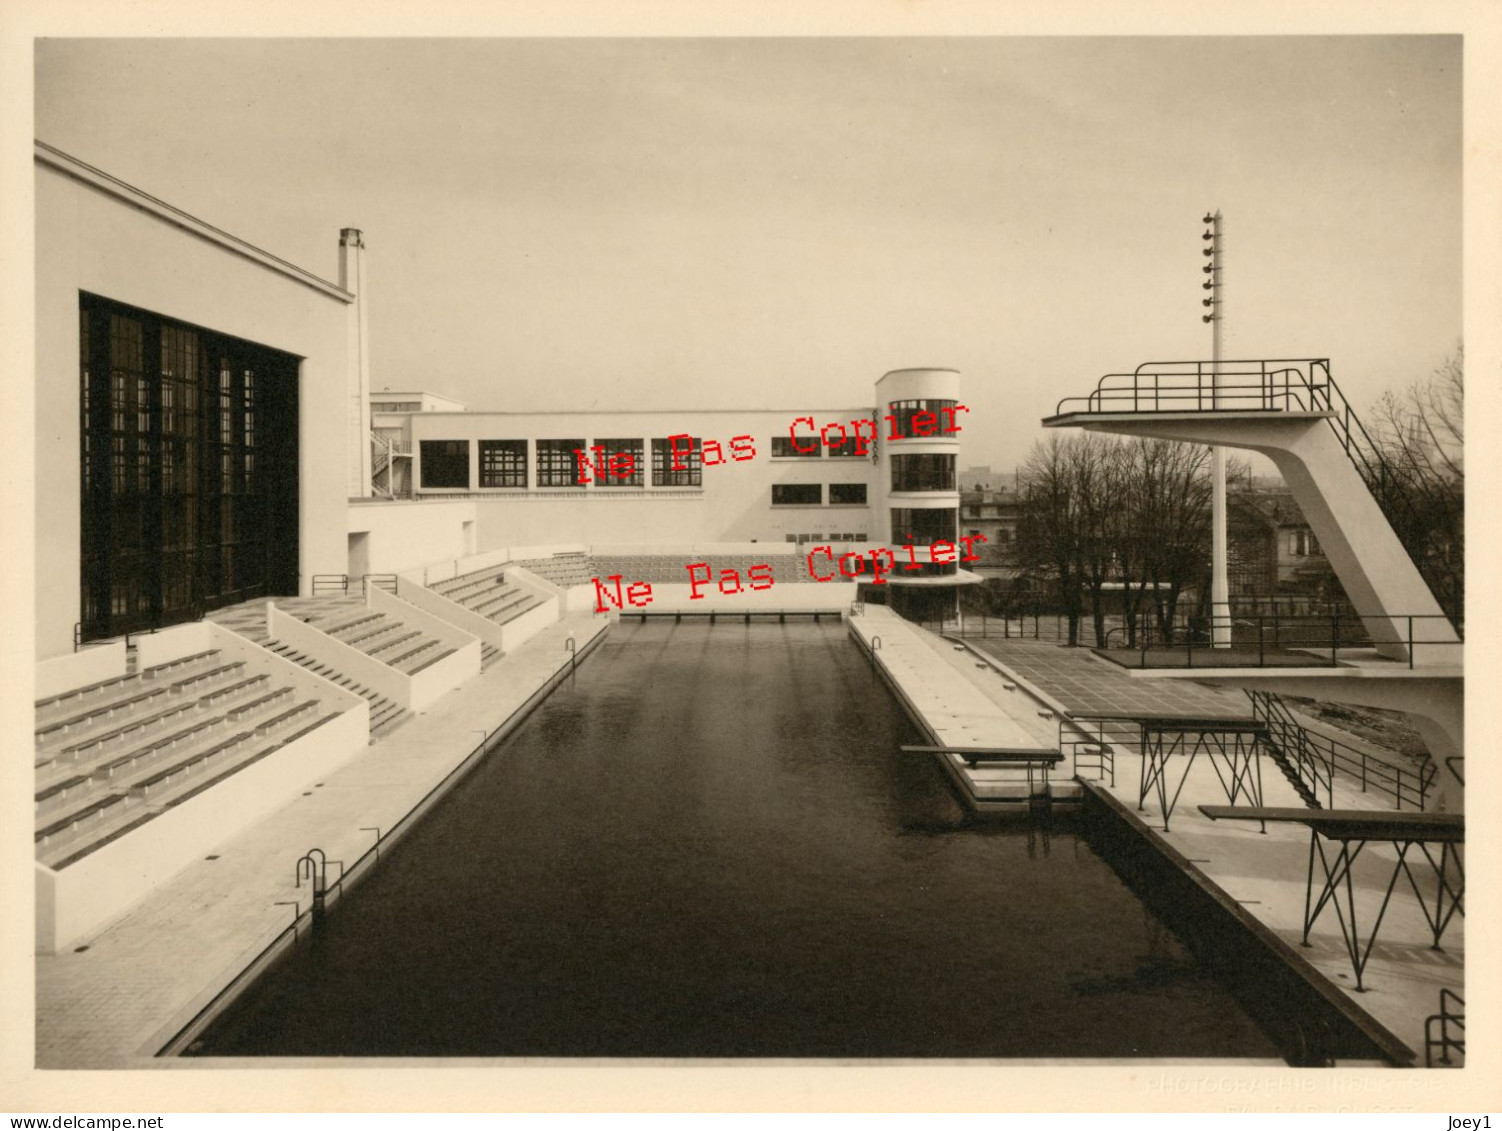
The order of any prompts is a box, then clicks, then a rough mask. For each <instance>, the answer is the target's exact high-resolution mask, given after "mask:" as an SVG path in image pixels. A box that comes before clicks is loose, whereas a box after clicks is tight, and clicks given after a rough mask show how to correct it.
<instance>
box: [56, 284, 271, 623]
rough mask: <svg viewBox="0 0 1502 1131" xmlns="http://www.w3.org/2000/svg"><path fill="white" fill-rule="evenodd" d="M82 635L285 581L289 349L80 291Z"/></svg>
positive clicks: (174, 616) (181, 615)
mask: <svg viewBox="0 0 1502 1131" xmlns="http://www.w3.org/2000/svg"><path fill="white" fill-rule="evenodd" d="M79 365H80V394H81V395H80V409H81V415H80V420H79V434H80V446H79V458H80V462H81V469H80V470H81V475H80V491H81V506H80V519H81V522H80V536H81V539H80V540H81V547H80V549H81V561H80V567H81V568H80V582H81V585H80V618H79V619H80V622H81V623H80V634H81V636H82V638H83V639H85V640H95V639H100V638H103V637H108V636H115V635H119V634H121V633H125V632H132V631H138V630H141V629H145V628H156V627H163V626H166V625H170V624H178V623H181V622H182V621H186V620H192V619H195V618H196V617H198V616H201V615H202V614H203V613H204V612H205V611H207V610H208V609H213V608H218V607H220V606H222V605H226V604H231V603H234V602H236V601H242V600H249V599H251V598H255V597H261V596H266V595H275V594H292V593H296V592H297V591H298V569H297V566H298V530H297V523H298V509H297V457H298V449H297V439H298V361H297V358H296V357H294V356H292V355H291V354H287V353H283V352H281V351H279V350H273V349H270V348H268V347H266V346H262V345H258V344H256V343H253V342H247V341H245V340H243V339H240V338H234V337H230V336H229V335H226V334H221V333H218V332H216V331H212V330H208V329H205V328H204V327H201V326H194V325H191V324H189V323H186V322H180V321H177V320H174V319H170V318H166V317H164V316H162V315H159V314H155V313H153V312H151V311H146V310H141V309H139V308H137V307H131V306H126V305H124V304H123V303H118V302H113V301H111V300H108V299H104V298H100V297H98V296H95V295H90V294H85V293H80V295H79Z"/></svg>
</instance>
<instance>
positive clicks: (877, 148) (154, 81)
mask: <svg viewBox="0 0 1502 1131" xmlns="http://www.w3.org/2000/svg"><path fill="white" fill-rule="evenodd" d="M36 62H37V70H36V134H37V137H39V138H40V139H42V140H44V141H46V142H49V143H50V144H52V145H55V146H57V147H58V148H60V149H62V150H64V151H66V152H68V153H70V154H72V155H74V156H76V157H78V158H80V159H82V160H84V161H86V162H88V163H90V164H93V165H96V166H98V167H100V168H102V169H104V170H105V171H107V172H109V173H111V174H113V175H115V176H117V177H119V178H121V179H123V180H125V181H127V182H129V183H131V184H133V185H135V186H137V187H139V188H141V189H143V190H145V191H146V192H148V193H151V194H152V195H155V196H158V197H160V198H162V199H164V200H166V201H168V202H170V203H172V204H174V205H176V206H178V207H180V208H182V209H184V210H186V211H188V212H190V213H193V214H194V215H196V216H199V217H200V218H202V219H204V220H206V221H208V222H209V223H211V224H214V225H216V226H218V227H221V228H224V229H226V230H228V231H230V232H232V233H234V234H236V235H238V236H240V237H242V238H244V239H246V240H249V241H250V242H251V243H254V244H256V245H258V246H260V247H262V248H264V249H266V250H268V251H270V252H272V253H274V254H276V255H279V256H282V257H283V258H286V259H290V260H292V261H293V262H295V263H298V264H300V265H302V266H304V267H307V268H308V269H310V270H312V271H314V272H316V273H318V274H320V275H323V276H325V277H327V278H335V277H336V272H337V267H336V255H337V241H338V231H339V229H340V228H341V227H358V228H361V229H363V230H364V232H365V237H366V243H367V246H368V249H369V250H368V253H367V254H368V288H369V296H368V297H369V302H370V312H371V325H370V346H371V353H372V362H371V364H372V377H373V385H374V387H375V388H376V389H380V388H382V387H389V388H392V389H406V388H412V387H421V388H427V389H431V390H434V391H436V392H441V393H446V394H449V395H453V396H457V397H459V398H461V399H463V400H465V401H467V402H468V403H469V405H470V407H472V408H476V409H484V408H490V409H509V410H556V409H566V408H579V409H584V408H601V409H619V408H734V407H746V408H780V407H787V408H803V407H806V406H811V407H815V408H821V407H830V408H834V407H843V406H860V405H865V404H867V403H868V402H869V401H870V398H871V385H872V383H873V382H874V381H875V380H876V379H877V378H878V377H880V376H881V374H882V373H884V372H885V371H887V370H889V369H894V368H901V367H907V366H924V365H932V366H944V367H950V368H955V369H959V370H961V371H962V373H963V374H964V378H965V385H964V388H965V394H964V399H965V401H966V403H967V404H969V405H970V407H971V409H972V413H971V415H970V416H969V417H968V418H966V420H965V433H964V435H963V439H964V440H965V447H964V449H963V455H962V463H964V464H971V463H990V464H993V465H994V466H996V467H997V468H998V469H1001V468H1010V467H1012V466H1013V465H1014V464H1015V463H1016V462H1017V461H1018V460H1019V459H1020V458H1022V457H1023V456H1024V455H1025V454H1026V451H1027V449H1028V448H1029V447H1030V446H1031V444H1032V443H1033V441H1034V440H1035V439H1036V438H1037V437H1038V435H1040V430H1039V428H1038V424H1037V422H1038V419H1039V418H1040V417H1042V416H1044V415H1047V414H1048V413H1050V412H1051V411H1053V407H1054V403H1055V401H1056V400H1057V399H1058V398H1059V397H1061V396H1064V395H1069V394H1077V393H1084V392H1087V391H1088V390H1089V389H1091V388H1093V386H1094V382H1095V379H1096V378H1097V377H1098V376H1099V375H1100V374H1102V373H1105V372H1108V371H1114V370H1120V369H1127V368H1131V367H1133V366H1135V365H1136V364H1137V363H1139V362H1142V361H1145V360H1149V359H1179V358H1197V357H1207V356H1208V355H1209V351H1210V334H1209V329H1208V327H1206V326H1205V325H1204V324H1203V323H1202V322H1201V321H1200V315H1201V314H1202V313H1204V311H1203V309H1202V308H1201V306H1200V299H1201V298H1203V297H1204V292H1202V291H1201V290H1200V283H1201V282H1202V281H1203V276H1202V275H1201V273H1200V270H1199V268H1200V266H1201V265H1202V264H1203V263H1204V262H1205V261H1204V260H1203V259H1202V257H1201V256H1200V250H1201V248H1202V246H1203V244H1202V242H1201V240H1200V238H1199V237H1200V232H1201V230H1202V229H1201V225H1200V223H1199V219H1200V217H1201V216H1202V215H1203V214H1204V213H1205V212H1206V211H1207V209H1213V208H1216V207H1219V208H1220V209H1221V210H1222V212H1223V213H1224V215H1225V229H1226V248H1227V255H1226V265H1227V275H1226V281H1227V284H1228V286H1227V291H1226V299H1227V307H1226V311H1227V321H1226V331H1227V351H1226V352H1227V356H1230V357H1264V356H1266V357H1284V358H1293V357H1307V356H1319V357H1329V358H1330V359H1331V362H1332V367H1333V372H1334V376H1335V378H1336V380H1337V381H1338V382H1339V383H1340V384H1341V385H1342V387H1344V388H1345V389H1346V391H1347V392H1348V394H1349V395H1350V396H1351V398H1352V399H1353V401H1355V402H1356V403H1357V405H1358V407H1361V406H1364V405H1368V404H1370V403H1371V401H1372V400H1374V399H1375V397H1376V396H1377V395H1378V394H1379V393H1380V392H1381V391H1382V390H1383V389H1384V388H1387V387H1397V386H1402V385H1405V384H1407V383H1408V382H1410V381H1411V380H1413V379H1415V378H1417V377H1421V376H1423V375H1425V374H1426V373H1428V372H1429V371H1430V370H1431V369H1433V368H1434V366H1435V365H1436V364H1437V363H1439V362H1440V361H1441V360H1442V359H1443V358H1444V357H1445V356H1446V355H1447V354H1449V353H1450V352H1452V351H1453V349H1454V348H1455V346H1456V344H1457V343H1458V342H1459V340H1460V335H1461V295H1460V283H1461V161H1462V146H1461V86H1460V81H1461V46H1460V39H1459V38H1458V37H1367V38H1231V37H1227V38H1208V39H1140V38H1139V39H1015V38H1014V39H1007V38H983V37H970V38H952V39H949V38H945V39H712V40H705V39H698V40H693V39H690V40H684V39H658V40H653V39H616V40H599V39H593V40H591V39H585V40H580V39H512V40H494V39H492V40H295V39H283V40H248V41H247V40H170V41H169V40H56V39H55V40H46V41H42V42H41V43H40V44H39V46H38V50H37V55H36ZM164 313H167V314H170V313H171V312H170V311H167V312H164ZM268 344H271V345H275V344H276V343H268Z"/></svg>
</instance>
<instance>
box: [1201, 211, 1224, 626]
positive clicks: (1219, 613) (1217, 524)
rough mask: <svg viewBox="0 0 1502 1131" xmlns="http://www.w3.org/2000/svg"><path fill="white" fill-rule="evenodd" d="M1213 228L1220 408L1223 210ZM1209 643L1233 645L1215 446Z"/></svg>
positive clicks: (1213, 323) (1213, 387)
mask: <svg viewBox="0 0 1502 1131" xmlns="http://www.w3.org/2000/svg"><path fill="white" fill-rule="evenodd" d="M1205 223H1207V224H1209V225H1210V230H1209V231H1208V232H1206V233H1205V238H1206V239H1207V240H1209V241H1210V246H1209V247H1208V248H1207V249H1206V254H1207V255H1209V256H1210V266H1209V267H1208V268H1206V271H1207V273H1208V274H1209V276H1210V280H1209V282H1207V283H1206V284H1205V289H1206V290H1208V291H1209V292H1210V297H1209V298H1208V299H1206V300H1205V305H1206V306H1208V307H1209V308H1210V313H1209V314H1207V315H1205V319H1204V320H1205V321H1206V322H1208V323H1210V393H1211V399H1210V404H1211V407H1212V408H1217V409H1218V408H1220V362H1221V357H1222V354H1221V349H1222V341H1221V334H1222V329H1221V327H1222V325H1223V324H1224V322H1225V317H1226V310H1225V302H1226V299H1225V291H1224V289H1223V288H1224V287H1225V282H1224V271H1225V244H1224V236H1225V233H1224V230H1223V229H1222V226H1221V216H1220V209H1218V208H1217V209H1216V210H1215V211H1214V212H1212V213H1210V214H1209V215H1207V216H1206V217H1205ZM1210 500H1211V501H1210V643H1211V644H1212V646H1214V647H1216V648H1229V647H1230V646H1231V583H1230V569H1229V566H1228V564H1227V558H1226V453H1225V449H1224V448H1222V447H1220V446H1219V445H1215V446H1214V447H1212V448H1211V449H1210Z"/></svg>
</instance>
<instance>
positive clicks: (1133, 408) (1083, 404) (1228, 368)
mask: <svg viewBox="0 0 1502 1131" xmlns="http://www.w3.org/2000/svg"><path fill="white" fill-rule="evenodd" d="M1332 388H1333V382H1331V380H1330V361H1329V359H1328V358H1297V359H1288V358H1272V359H1268V358H1263V359H1246V360H1241V361H1219V362H1216V361H1148V362H1144V363H1143V364H1141V365H1139V366H1137V368H1136V369H1135V370H1133V371H1132V372H1131V373H1107V374H1106V375H1105V376H1104V377H1101V378H1100V379H1099V381H1097V382H1096V386H1095V389H1094V390H1093V391H1092V392H1091V393H1090V394H1089V395H1088V396H1085V397H1064V398H1063V399H1061V400H1060V401H1059V402H1058V405H1057V406H1056V408H1055V415H1057V416H1064V415H1066V414H1067V413H1070V412H1087V413H1099V412H1133V413H1135V412H1175V411H1177V412H1248V411H1254V412H1292V411H1303V412H1330V411H1332V402H1331V389H1332ZM1337 395H1338V394H1337ZM1127 405H1130V407H1126V406H1127Z"/></svg>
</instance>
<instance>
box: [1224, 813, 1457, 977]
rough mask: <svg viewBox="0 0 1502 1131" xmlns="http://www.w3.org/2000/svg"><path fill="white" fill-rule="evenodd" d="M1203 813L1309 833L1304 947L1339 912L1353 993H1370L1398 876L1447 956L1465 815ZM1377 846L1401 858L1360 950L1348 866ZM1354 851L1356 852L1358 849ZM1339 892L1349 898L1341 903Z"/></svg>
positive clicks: (1398, 858)
mask: <svg viewBox="0 0 1502 1131" xmlns="http://www.w3.org/2000/svg"><path fill="white" fill-rule="evenodd" d="M1199 810H1200V812H1201V813H1203V814H1204V815H1205V816H1207V817H1209V818H1210V819H1211V820H1212V821H1219V820H1233V821H1264V822H1266V821H1273V822H1281V823H1285V824H1290V823H1291V824H1301V825H1304V826H1306V827H1307V828H1308V829H1309V872H1308V878H1307V880H1306V881H1305V888H1304V940H1303V945H1304V946H1308V945H1310V944H1309V932H1310V931H1311V930H1312V929H1313V927H1314V924H1315V921H1316V920H1317V919H1318V918H1319V916H1320V913H1321V912H1322V911H1324V909H1325V907H1326V906H1327V905H1329V904H1331V903H1333V904H1334V905H1335V917H1336V918H1337V919H1338V920H1339V922H1340V934H1341V938H1342V939H1343V940H1344V942H1345V946H1346V953H1347V954H1348V955H1349V956H1350V959H1351V968H1352V970H1354V971H1355V974H1356V989H1357V990H1359V991H1365V989H1366V987H1365V985H1363V984H1362V974H1363V972H1364V971H1365V970H1366V963H1367V959H1368V958H1370V957H1371V953H1372V947H1373V946H1375V945H1376V942H1377V932H1378V931H1379V930H1380V929H1381V927H1382V918H1383V916H1384V915H1386V913H1387V907H1388V904H1389V903H1391V902H1392V893H1393V889H1394V888H1395V887H1396V886H1397V883H1398V877H1399V876H1406V877H1407V878H1408V883H1409V886H1410V887H1411V888H1412V889H1413V894H1414V898H1415V899H1417V900H1418V904H1419V909H1420V910H1421V911H1423V913H1424V921H1425V922H1426V923H1427V924H1428V925H1429V933H1430V936H1431V938H1432V940H1433V941H1432V942H1431V944H1430V945H1431V947H1432V948H1433V949H1434V950H1440V949H1442V948H1441V947H1440V945H1439V944H1440V940H1441V938H1443V937H1444V933H1445V928H1446V927H1448V926H1449V925H1450V920H1451V919H1453V918H1454V917H1455V914H1456V913H1457V912H1459V913H1460V915H1461V916H1462V917H1464V916H1465V865H1464V862H1463V861H1462V860H1461V858H1460V853H1459V852H1458V851H1457V849H1458V847H1459V846H1460V845H1462V844H1464V843H1465V815H1464V814H1463V813H1403V812H1395V811H1392V810H1373V809H1292V808H1263V807H1256V806H1242V807H1237V806H1231V805H1201V806H1200V807H1199ZM1325 841H1330V842H1334V843H1337V844H1339V846H1340V847H1339V849H1338V850H1337V851H1335V853H1334V855H1333V858H1332V857H1331V856H1327V855H1326V852H1325V843H1324V842H1325ZM1372 841H1377V842H1379V843H1387V844H1391V845H1392V846H1393V848H1394V849H1395V850H1396V851H1397V854H1398V855H1397V860H1396V862H1395V863H1394V864H1393V870H1392V875H1391V877H1390V878H1389V879H1388V881H1387V887H1386V889H1385V890H1384V892H1383V894H1382V903H1381V906H1380V907H1378V908H1377V913H1376V916H1375V917H1374V918H1373V919H1372V925H1371V928H1370V933H1369V934H1368V936H1367V939H1366V945H1365V946H1362V944H1361V937H1360V934H1359V932H1358V930H1357V926H1356V892H1355V885H1354V884H1353V883H1352V882H1351V867H1352V865H1353V864H1355V862H1356V858H1357V857H1358V856H1359V855H1361V851H1362V849H1364V848H1365V847H1366V846H1367V844H1369V843H1370V842H1372ZM1436 844H1437V845H1438V846H1439V858H1438V859H1437V860H1436V859H1435V856H1434V854H1433V853H1432V852H1431V851H1430V850H1429V846H1430V845H1436ZM1353 846H1354V847H1353ZM1415 846H1417V848H1418V850H1419V852H1420V853H1421V854H1422V855H1423V857H1424V860H1425V861H1426V862H1427V863H1428V865H1429V868H1430V870H1431V871H1432V872H1433V874H1434V906H1433V909H1432V910H1431V908H1430V905H1429V899H1428V897H1427V896H1426V895H1425V893H1424V890H1423V889H1422V888H1421V886H1420V884H1419V880H1418V877H1416V876H1415V875H1414V874H1413V870H1412V868H1411V867H1410V866H1409V863H1408V854H1409V851H1410V850H1411V849H1413V848H1414V847H1415ZM1316 858H1318V860H1319V862H1320V866H1321V868H1322V870H1323V872H1324V879H1323V882H1322V883H1321V886H1320V891H1319V893H1318V895H1316V894H1315V890H1314V861H1315V859H1316ZM1342 891H1343V892H1344V898H1342Z"/></svg>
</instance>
